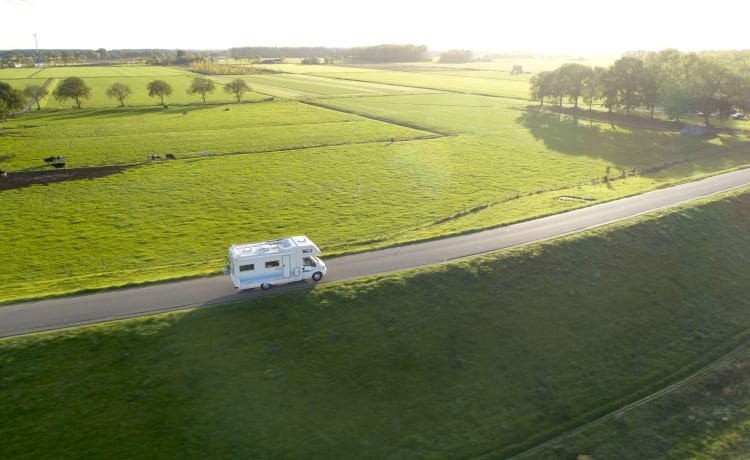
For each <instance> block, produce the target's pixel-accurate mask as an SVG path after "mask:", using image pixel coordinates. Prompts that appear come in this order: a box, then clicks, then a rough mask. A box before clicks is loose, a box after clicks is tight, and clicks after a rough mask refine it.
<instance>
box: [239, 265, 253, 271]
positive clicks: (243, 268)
mask: <svg viewBox="0 0 750 460" xmlns="http://www.w3.org/2000/svg"><path fill="white" fill-rule="evenodd" d="M250 270H255V264H249V265H240V271H241V272H247V271H250Z"/></svg>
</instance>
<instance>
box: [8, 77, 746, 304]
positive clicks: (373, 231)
mask: <svg viewBox="0 0 750 460" xmlns="http://www.w3.org/2000/svg"><path fill="white" fill-rule="evenodd" d="M298 67H299V68H302V69H303V70H306V71H311V72H320V70H319V69H316V68H315V67H324V66H298ZM310 67H312V68H310ZM415 67H416V68H417V69H419V72H411V73H410V72H407V71H403V70H401V71H395V70H392V68H389V69H388V70H382V69H365V70H364V71H363V72H362V73H363V74H367V75H368V76H372V78H371V80H372V82H356V81H352V80H339V79H331V78H324V77H322V76H314V75H306V74H300V73H297V74H274V75H269V76H265V75H260V76H252V75H250V76H244V77H243V78H246V79H248V80H249V81H251V84H252V85H255V84H256V83H254V82H256V81H257V82H263V83H257V85H258V86H259V87H260V86H262V85H264V86H263V88H264V89H263V91H264V92H265V93H264V94H258V93H254V95H249V96H248V101H249V102H250V103H242V104H236V103H235V104H230V103H222V104H213V103H212V104H206V105H204V104H196V103H194V102H195V101H193V100H192V99H191V100H189V101H186V105H179V104H170V107H169V108H168V109H164V108H162V107H161V106H156V105H155V104H154V101H153V100H151V99H150V98H148V97H145V96H143V95H141V96H139V97H141V98H142V99H140V100H139V101H140V102H141V103H143V105H133V106H129V107H125V108H115V107H112V101H111V100H107V99H106V98H103V96H102V97H101V98H99V99H96V98H95V97H92V99H91V100H90V101H89V102H88V104H90V105H91V108H84V109H82V110H71V109H65V110H63V109H50V108H49V107H48V106H45V109H44V110H42V111H40V112H37V111H32V113H28V114H21V115H18V116H16V117H14V118H11V119H9V121H8V122H7V123H4V124H3V126H2V127H0V167H2V168H3V169H6V170H9V171H11V174H12V173H13V171H27V172H34V171H37V172H38V173H39V174H43V172H44V171H45V169H49V168H50V167H49V166H46V165H45V163H44V162H43V161H42V159H43V158H45V157H48V156H53V155H63V156H64V157H65V158H66V162H67V167H68V168H77V167H98V166H105V165H113V164H119V165H131V166H133V167H132V168H130V169H128V170H126V171H125V172H123V173H121V174H116V175H113V176H108V177H101V178H97V179H92V180H87V181H66V182H57V183H50V184H49V185H34V186H31V187H27V188H21V189H15V190H6V191H3V192H0V193H2V198H3V200H4V208H5V210H6V213H4V214H3V216H2V217H0V220H1V221H2V225H1V226H0V238H3V240H5V241H8V242H10V244H11V245H12V247H13V248H14V250H13V251H11V252H10V254H9V255H7V256H6V257H5V262H4V264H3V265H2V266H1V267H0V283H2V285H3V287H4V289H3V291H2V293H0V303H3V302H5V303H7V302H9V301H14V300H18V299H26V298H32V297H42V296H47V295H59V294H63V293H70V292H74V291H78V290H91V289H102V288H107V287H110V286H121V285H128V284H134V283H142V282H149V281H157V280H164V279H173V278H179V277H185V276H200V275H205V274H208V273H216V272H217V271H218V270H219V269H220V267H221V266H222V265H223V264H222V259H223V258H224V256H225V252H226V247H227V246H229V245H230V244H233V243H237V242H244V241H252V240H263V239H268V238H274V237H278V236H279V235H286V234H308V236H310V237H311V238H313V240H315V241H316V242H317V243H318V244H319V245H320V246H321V247H322V248H323V250H324V252H325V253H326V254H328V255H331V254H338V253H344V252H348V251H360V250H364V249H367V248H372V247H381V246H387V245H393V244H399V243H403V242H407V241H414V240H418V239H430V238H436V237H439V236H443V235H447V234H456V233H464V232H467V231H473V230H478V229H483V228H488V227H493V226H497V225H502V224H506V223H510V222H515V221H519V220H525V219H529V218H532V217H535V216H541V215H547V214H551V213H555V212H560V211H563V210H567V209H571V208H573V207H576V206H583V205H586V204H589V203H596V202H601V201H603V200H610V199H614V198H617V197H621V196H626V195H631V194H634V193H640V192H643V191H646V190H650V189H653V188H655V187H659V186H662V185H665V184H669V183H674V182H679V181H682V180H686V179H689V178H697V177H701V176H704V175H707V174H713V173H716V172H719V171H722V170H728V169H732V168H736V167H741V166H742V165H745V164H747V162H748V160H747V157H746V154H745V147H744V145H745V144H744V143H743V142H745V141H746V140H747V135H746V134H744V133H742V132H727V133H724V134H722V135H720V136H719V137H717V138H715V139H712V140H702V139H699V140H696V139H688V140H686V139H683V138H682V137H681V136H679V135H678V134H677V133H676V132H674V131H664V130H643V129H638V130H636V129H633V128H629V127H627V126H622V125H617V126H615V125H610V124H609V123H606V124H605V123H600V122H593V121H592V122H587V121H583V120H580V121H577V120H575V119H573V118H568V117H567V116H565V117H559V116H558V115H555V114H545V113H538V112H535V111H534V110H529V107H528V106H527V105H526V103H524V102H523V101H519V100H516V99H508V98H502V97H487V96H481V95H476V94H461V93H460V91H461V90H460V88H454V90H455V91H454V92H441V91H436V90H424V89H420V88H416V87H414V86H413V85H415V84H416V85H417V86H420V85H421V84H422V83H420V82H421V81H422V79H433V78H434V77H435V72H437V70H436V69H435V68H433V67H420V66H415ZM337 69H338V70H339V71H340V70H341V68H337ZM6 70H9V72H8V73H5V71H6ZM18 70H24V69H3V70H2V71H0V80H2V79H5V78H8V77H6V76H10V77H12V78H11V79H10V80H9V81H13V82H14V84H15V85H18V86H23V84H24V79H25V78H34V79H38V78H43V77H44V76H45V75H46V76H47V78H57V79H59V78H63V77H65V76H66V75H70V73H72V72H76V73H77V72H79V71H80V72H82V73H81V74H80V75H84V76H85V77H86V80H87V81H94V82H97V83H96V84H97V85H100V86H101V88H104V87H106V86H107V85H108V84H111V83H110V82H113V81H118V80H123V81H140V82H141V83H143V82H144V81H146V80H150V79H155V78H163V79H166V80H168V81H170V82H171V83H172V84H173V85H174V86H175V87H177V86H178V84H183V83H184V84H187V82H189V80H190V79H189V78H188V76H189V74H188V73H187V72H185V71H182V70H176V69H165V68H158V67H157V68H152V67H127V66H123V67H111V68H107V67H83V68H64V69H63V68H50V69H42V70H38V69H37V70H36V72H35V73H23V72H19V71H18ZM346 70H349V71H351V68H347V69H346ZM66 72H68V73H67V74H66ZM465 72H471V77H470V78H465V80H467V81H473V80H476V79H477V78H478V75H480V74H481V72H482V71H481V70H476V69H474V70H471V69H469V70H467V69H466V68H454V69H451V70H446V71H445V73H446V75H445V77H446V78H448V77H449V78H450V79H456V78H464V77H460V76H457V75H460V74H463V73H465ZM486 72H487V78H486V81H487V82H488V83H487V84H489V85H498V86H497V87H498V88H501V87H503V85H505V84H506V81H505V80H504V79H501V78H499V77H498V75H499V72H501V70H500V69H499V68H491V69H487V70H486ZM330 73H331V74H336V71H334V70H331V71H330ZM396 74H398V75H401V76H402V77H404V78H402V79H401V81H400V84H399V85H396V86H393V85H389V84H386V83H382V82H377V81H379V80H388V79H389V78H390V76H393V75H396ZM454 74H455V75H454ZM410 75H411V76H413V80H409V78H406V77H409V76H410ZM438 76H439V75H438ZM520 77H523V76H520ZM216 78H217V81H222V80H228V79H230V78H232V77H228V76H221V77H216ZM446 81H447V80H446ZM179 82H182V83H179ZM373 82H376V83H373ZM415 82H416V83H415ZM401 85H407V86H401ZM408 85H412V86H408ZM133 86H134V87H135V85H133ZM101 88H100V89H101ZM506 89H508V88H506ZM259 91H260V90H259ZM284 91H286V92H287V93H288V95H289V97H292V98H293V99H295V100H279V99H274V100H273V101H269V100H268V97H269V96H270V95H273V96H274V97H275V98H281V96H282V94H284ZM500 92H502V91H500ZM102 93H103V91H102ZM175 93H179V91H175ZM222 93H223V92H222ZM99 96H101V95H99ZM99 96H97V97H99ZM182 96H185V95H184V91H182V95H181V96H180V97H182ZM222 96H223V97H229V95H225V94H222ZM217 97H218V94H217ZM297 99H304V101H299V100H297ZM97 101H98V102H97ZM133 102H136V101H135V100H134V101H133ZM95 103H100V104H104V106H103V107H100V108H96V107H95V105H96V104H95ZM312 104H314V105H312ZM87 106H88V105H85V106H84V107H87ZM531 108H532V109H536V107H535V106H531ZM392 140H394V141H395V142H392ZM204 151H206V152H210V153H211V155H212V156H211V157H209V158H203V157H201V156H200V155H201V152H204ZM167 153H171V154H173V155H175V156H176V157H177V158H178V159H179V161H175V162H169V163H167V162H163V161H156V162H153V161H148V160H147V158H148V156H149V155H159V156H161V157H162V158H164V157H165V156H166V154H167ZM665 162H667V164H670V165H671V167H669V168H666V169H664V170H662V171H660V172H658V173H651V174H648V175H637V176H632V175H630V176H628V177H627V178H625V179H624V180H614V181H609V182H607V183H602V182H601V178H602V177H603V176H604V175H605V174H606V175H609V176H612V177H617V176H618V175H620V172H621V171H622V170H632V169H633V168H636V169H645V168H650V167H654V166H659V165H662V164H664V163H665ZM608 171H609V172H608ZM561 197H562V198H569V197H573V198H574V199H573V200H569V199H566V200H561V199H559V198H561ZM51 229H54V230H52V231H51ZM51 254H54V257H53V258H51V256H50V255H51Z"/></svg>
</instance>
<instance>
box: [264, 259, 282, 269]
mask: <svg viewBox="0 0 750 460" xmlns="http://www.w3.org/2000/svg"><path fill="white" fill-rule="evenodd" d="M278 266H279V261H278V260H269V261H268V262H266V268H273V267H278Z"/></svg>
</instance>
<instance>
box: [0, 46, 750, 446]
mask: <svg viewBox="0 0 750 460" xmlns="http://www.w3.org/2000/svg"><path fill="white" fill-rule="evenodd" d="M515 64H524V69H525V70H526V71H531V72H536V71H539V70H550V69H551V68H555V67H557V66H558V65H559V64H560V63H559V62H551V61H545V60H535V61H524V62H518V60H515V59H508V60H503V61H496V62H490V63H471V64H467V65H452V66H447V65H442V64H436V63H417V64H408V65H386V66H368V67H366V68H354V67H343V66H303V65H291V64H287V65H280V66H271V67H272V68H273V69H275V70H277V71H282V72H284V73H278V74H273V75H243V76H241V77H239V78H243V79H245V80H246V81H248V82H249V83H250V85H251V86H252V87H253V91H252V92H250V93H247V94H246V95H245V97H244V99H243V100H244V101H245V102H243V103H239V104H238V103H233V102H234V101H233V96H231V95H229V94H226V93H224V92H223V91H222V89H221V85H222V84H223V83H225V82H227V81H229V80H231V79H233V78H235V77H234V76H215V77H211V78H213V79H214V80H215V81H216V83H217V85H218V87H217V90H216V92H215V93H213V94H210V95H209V96H208V104H202V103H201V102H200V98H199V96H190V95H187V94H186V89H187V87H188V85H189V84H190V78H191V77H192V76H194V75H193V74H191V73H189V72H187V71H184V70H181V69H172V68H162V67H136V66H118V67H71V68H48V69H1V70H0V81H4V82H5V81H7V82H10V83H11V84H12V85H14V86H15V87H18V88H23V87H24V86H25V85H28V84H31V83H34V84H39V83H41V82H44V81H47V79H52V85H53V86H51V87H50V89H52V88H54V85H55V84H57V83H58V82H59V81H61V80H62V79H63V78H66V77H68V76H79V77H82V78H84V80H85V81H86V82H87V84H89V85H90V86H91V87H92V97H91V99H89V100H87V101H84V109H82V110H74V109H70V106H71V105H72V102H71V101H66V102H57V101H54V100H51V99H50V98H47V99H46V100H44V101H42V107H43V110H41V111H39V112H37V111H35V110H34V111H32V112H31V113H28V114H18V115H16V116H15V117H12V118H10V119H9V121H8V122H7V123H3V124H2V125H0V168H2V169H4V170H8V171H10V174H9V176H8V178H2V177H0V180H5V179H10V178H15V177H17V176H16V174H21V173H23V174H31V175H34V177H36V178H38V179H39V181H38V182H39V183H37V184H35V185H31V186H29V187H24V188H3V187H1V186H2V185H3V184H0V200H2V203H3V211H4V212H3V213H2V214H0V239H2V240H3V241H5V242H6V245H7V246H8V247H10V248H11V250H10V251H6V252H5V253H4V257H3V263H2V264H0V285H2V286H3V290H2V292H0V303H9V302H13V301H18V300H20V299H31V298H38V297H45V296H50V295H62V294H67V293H71V292H77V291H90V290H96V289H108V288H111V287H113V286H120V285H132V284H137V283H148V282H155V281H160V280H167V279H175V278H180V277H189V276H203V275H207V274H215V273H217V272H218V271H219V270H220V269H221V267H222V266H223V258H224V256H225V253H226V248H227V246H229V245H230V244H233V243H238V242H246V241H253V240H262V239H267V238H274V237H279V236H283V235H289V234H307V235H308V236H310V237H311V238H312V239H313V240H314V241H316V243H318V245H319V246H320V247H321V248H322V249H323V251H324V253H325V254H326V255H332V254H342V253H347V252H352V251H362V250H366V249H368V248H373V247H383V246H389V245H395V244H401V243H405V242H408V241H415V240H422V239H433V238H438V237H441V236H445V235H450V234H458V233H465V232H470V231H476V230H479V229H484V228H488V227H494V226H498V225H502V224H507V223H511V222H517V221H521V220H526V219H530V218H533V217H537V216H542V215H547V214H551V213H556V212H560V211H564V210H568V209H573V208H575V207H579V206H586V205H589V204H595V203H599V202H603V201H606V200H611V199H615V198H618V197H622V196H627V195H632V194H636V193H642V192H644V191H648V190H652V189H654V188H658V187H662V186H666V185H669V184H674V183H678V182H683V181H687V180H693V179H696V178H700V177H703V176H706V175H711V174H716V173H719V172H722V171H727V170H731V169H735V168H740V167H745V166H747V165H748V163H749V161H748V157H747V146H748V141H749V140H750V139H749V138H748V131H747V127H746V126H745V125H743V124H741V123H740V122H730V123H727V124H724V125H721V126H720V127H721V128H723V130H722V131H721V132H720V134H719V135H718V136H716V137H715V138H712V139H695V138H684V137H682V136H680V135H678V134H677V129H678V128H679V127H675V126H671V125H667V124H664V123H653V126H651V124H650V123H649V120H647V119H644V118H643V117H640V116H633V117H630V118H626V117H623V116H620V117H615V118H608V117H607V115H606V114H603V113H598V112H597V113H594V114H593V118H592V119H589V117H588V116H589V115H590V114H588V113H586V112H584V111H579V112H573V111H571V110H569V109H566V110H565V114H556V113H549V112H541V111H538V107H537V105H536V104H531V103H529V102H528V101H527V100H526V98H527V97H528V86H527V85H528V78H529V74H523V75H517V76H510V75H509V70H510V68H511V67H512V65H515ZM154 79H163V80H166V81H168V82H169V83H170V84H171V85H172V86H173V87H174V88H175V91H174V93H173V95H172V96H170V97H169V98H167V100H166V102H167V103H168V104H169V107H168V108H163V107H161V106H160V105H159V104H157V102H158V101H157V100H156V99H154V98H150V97H148V96H147V94H146V89H145V85H146V84H147V83H148V82H149V81H152V80H154ZM114 82H123V83H126V84H129V85H130V86H131V87H132V89H133V90H134V94H133V95H132V96H131V97H130V98H128V100H127V105H128V107H125V108H118V107H116V106H117V102H116V101H114V100H111V99H108V98H106V96H105V95H104V91H105V89H106V88H107V87H109V85H111V84H112V83H114ZM644 126H647V128H644ZM204 151H207V152H210V153H211V156H209V157H202V156H201V155H200V153H201V152H204ZM167 153H171V154H174V155H175V156H176V157H177V160H176V161H171V160H170V161H166V160H161V161H149V160H147V157H148V155H160V156H161V157H162V158H164V157H165V155H166V154H167ZM50 155H63V156H65V158H66V160H67V165H66V166H67V167H66V169H64V170H59V171H57V173H62V174H71V177H73V175H74V174H81V177H86V174H87V172H93V171H100V170H103V168H102V167H105V166H110V165H120V166H121V167H123V168H125V169H124V170H122V172H119V173H116V174H111V173H108V174H109V175H106V174H105V175H103V176H102V177H96V178H92V179H86V180H62V181H59V182H58V181H57V180H58V179H54V180H53V179H49V180H47V179H45V177H52V173H53V172H54V171H53V170H52V168H51V167H50V166H47V165H45V164H44V162H43V161H42V159H43V158H45V157H47V156H50ZM623 171H625V174H623V173H622V172H623ZM633 171H637V174H635V175H634V174H632V172H633ZM94 176H95V175H92V176H91V177H94ZM604 176H606V177H607V180H603V177H604ZM76 177H77V176H76ZM63 179H64V178H63ZM47 182H49V183H47ZM44 184H46V185H44ZM749 203H750V190H744V191H741V192H735V193H731V194H728V195H726V196H725V197H723V198H722V199H714V200H710V201H707V202H705V203H703V204H702V205H700V206H691V207H686V208H683V209H680V210H676V211H674V212H669V213H660V214H658V215H657V216H653V217H651V218H648V219H641V220H640V221H637V222H629V223H623V224H620V225H617V226H615V227H611V228H608V229H600V230H597V231H594V232H589V233H587V234H586V235H580V236H577V237H571V238H566V239H564V240H560V241H556V242H553V243H546V244H541V245H535V246H533V247H529V248H525V249H517V250H513V251H509V252H505V253H502V254H494V255H488V256H485V257H480V258H474V259H471V260H465V261H461V262H458V263H452V264H446V265H441V266H437V267H431V268H428V269H423V270H417V271H410V272H405V273H400V274H396V275H388V276H381V277H377V278H372V279H366V280H359V281H352V282H346V283H340V284H337V285H330V286H319V287H317V288H315V289H314V290H309V291H303V292H295V293H290V294H283V295H278V296H272V297H267V298H263V299H255V300H252V301H247V302H241V303H237V304H231V305H225V306H220V307H216V308H210V309H202V310H191V311H184V312H180V313H173V314H167V315H159V316H153V317H149V318H143V319H136V320H128V321H121V322H115V323H109V324H104V325H98V326H90V327H84V328H78V329H69V330H65V331H58V332H50V333H45V334H35V335H29V336H25V337H18V338H9V339H2V340H0V408H2V409H0V452H2V455H0V456H2V457H8V458H48V457H49V456H50V455H51V454H52V453H54V456H57V457H60V458H74V457H75V458H81V457H86V458H92V457H107V458H135V457H149V458H152V457H165V458H167V457H168V458H175V457H190V458H206V457H212V458H224V457H235V458H352V457H356V458H378V459H379V458H446V457H448V458H467V457H480V458H482V457H486V458H503V457H506V456H508V455H511V454H515V453H523V452H527V449H529V448H532V447H534V446H537V445H539V443H543V442H545V441H548V440H550V443H549V444H544V445H542V446H541V447H540V448H539V449H538V450H534V451H530V452H528V453H529V456H530V458H576V457H577V456H578V455H591V456H593V457H594V458H597V459H601V458H605V459H606V458H617V459H618V460H619V459H621V458H633V459H635V458H638V459H640V458H675V457H677V458H689V457H697V458H713V457H719V456H725V457H727V458H733V457H737V456H741V455H742V454H744V453H745V452H746V449H745V450H743V448H745V447H746V446H747V441H746V439H744V438H746V437H745V436H744V430H746V427H747V426H750V425H749V424H750V416H748V414H750V412H749V411H748V410H747V409H746V408H747V407H750V406H749V405H748V403H750V399H748V397H747V395H748V394H750V393H749V392H748V391H747V390H748V388H750V379H748V375H747V371H746V369H747V360H746V358H745V354H742V353H739V354H737V355H732V356H734V358H733V359H732V360H726V361H721V362H723V363H724V364H725V365H724V366H721V367H718V368H715V369H712V371H711V372H706V373H705V374H703V375H702V376H699V378H694V379H690V380H688V381H686V383H685V385H681V386H679V387H677V388H676V389H675V391H672V392H669V393H667V394H665V395H663V396H662V397H659V398H657V399H656V400H654V401H652V402H649V403H645V404H640V405H638V406H637V407H633V408H632V409H630V410H627V411H624V412H621V413H618V414H617V415H616V416H607V417H605V418H603V419H601V420H600V421H599V422H594V423H591V422H592V421H594V420H597V418H598V417H600V416H602V415H605V414H608V413H610V411H613V410H616V409H619V408H621V407H622V406H623V405H625V404H628V403H631V402H633V401H636V400H638V399H639V398H642V397H643V396H646V395H648V394H651V393H652V392H654V391H658V390H660V389H663V388H664V387H665V386H667V385H669V384H671V383H673V382H676V381H677V382H679V381H681V380H682V379H683V378H685V377H686V376H689V375H691V374H692V373H693V372H694V371H696V370H697V369H700V368H702V367H703V366H705V365H707V364H709V363H712V362H714V361H715V360H716V359H720V358H721V357H722V356H724V355H725V354H726V353H728V352H732V351H733V350H740V351H742V350H744V349H745V348H744V347H747V346H750V336H748V335H747V332H746V331H747V329H748V326H749V325H750V324H748V316H747V314H746V310H747V308H748V306H750V305H748V300H747V299H749V298H750V295H749V294H750V292H748V288H747V286H750V283H748V281H750V279H748V273H749V272H748V271H747V269H746V267H747V262H748V257H750V239H748V238H749V237H748V233H747V231H746V229H747V228H748V224H750V221H749V219H750V215H749V214H748V213H747V209H748V204H749ZM227 282H228V281H227ZM228 283H229V282H228ZM542 287H543V288H542ZM579 427H583V431H580V432H575V433H570V435H565V436H562V437H559V436H561V435H563V434H564V433H565V432H567V431H568V430H573V429H576V428H579ZM644 427H645V428H644Z"/></svg>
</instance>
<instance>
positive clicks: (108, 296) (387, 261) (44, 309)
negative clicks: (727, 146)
mask: <svg viewBox="0 0 750 460" xmlns="http://www.w3.org/2000/svg"><path fill="white" fill-rule="evenodd" d="M748 184H750V169H743V170H739V171H734V172H730V173H727V174H721V175H718V176H713V177H709V178H707V179H703V180H700V181H696V182H690V183H686V184H682V185H678V186H675V187H670V188H665V189H661V190H656V191H653V192H649V193H645V194H643V195H637V196H633V197H629V198H624V199H620V200H617V201H611V202H608V203H602V204H598V205H594V206H590V207H587V208H582V209H577V210H574V211H570V212H566V213H563V214H557V215H554V216H549V217H544V218H541V219H536V220H532V221H528V222H522V223H519V224H514V225H509V226H506V227H500V228H496V229H492V230H486V231H482V232H477V233H472V234H468V235H462V236H457V237H451V238H446V239H441V240H435V241H429V242H425V243H416V244H411V245H408V246H400V247H395V248H389V249H382V250H377V251H372V252H367V253H361V254H354V255H348V256H342V257H336V258H330V259H326V265H327V266H328V274H327V275H326V277H325V278H324V281H322V282H321V283H319V284H325V283H332V282H335V281H342V280H346V279H354V278H360V277H365V276H371V275H375V274H379V273H386V272H392V271H399V270H405V269H409V268H414V267H420V266H424V265H430V264H435V263H440V262H444V261H447V260H452V259H457V258H461V257H466V256H472V255H476V254H481V253H485V252H490V251H497V250H500V249H505V248H510V247H514V246H520V245H524V244H529V243H534V242H538V241H542V240H547V239H551V238H557V237H560V236H564V235H569V234H571V233H575V232H578V231H581V230H585V229H590V228H593V227H598V226H601V225H606V224H609V223H612V222H616V221H619V220H623V219H628V218H632V217H635V216H639V215H641V214H645V213H648V212H652V211H656V210H659V209H664V208H668V207H672V206H676V205H679V204H682V203H685V202H688V201H692V200H695V199H698V198H702V197H706V196H709V195H712V194H716V193H721V192H724V191H727V190H731V189H733V188H737V187H742V186H746V185H748ZM305 285H307V284H294V285H289V286H284V287H275V288H273V289H272V290H271V291H237V290H235V289H234V287H233V286H232V283H231V281H229V278H228V277H227V276H214V277H210V278H201V279H194V280H187V281H178V282H172V283H163V284H155V285H151V286H146V287H137V288H130V289H122V290H115V291H108V292H102V293H97V294H89V295H83V296H75V297H65V298H59V299H51V300H43V301H38V302H28V303H21V304H15V305H8V306H4V307H0V337H7V336H12V335H19V334H26V333H30V332H39V331H44V330H51V329H58V328H64V327H71V326H78V325H82V324H90V323H97V322H104V321H110V320H114V319H121V318H128V317H134V316H141V315H148V314H153V313H158V312H164V311H171V310H179V309H183V308H190V307H197V306H204V305H211V304H216V303H221V302H227V301H232V300H240V299H246V298H251V297H257V296H262V295H268V294H269V292H270V293H273V292H279V291H285V290H291V289H299V288H300V287H303V286H305Z"/></svg>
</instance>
